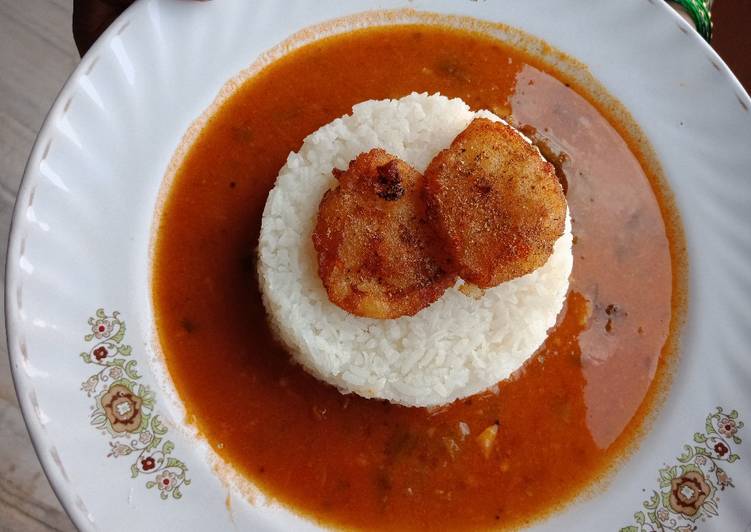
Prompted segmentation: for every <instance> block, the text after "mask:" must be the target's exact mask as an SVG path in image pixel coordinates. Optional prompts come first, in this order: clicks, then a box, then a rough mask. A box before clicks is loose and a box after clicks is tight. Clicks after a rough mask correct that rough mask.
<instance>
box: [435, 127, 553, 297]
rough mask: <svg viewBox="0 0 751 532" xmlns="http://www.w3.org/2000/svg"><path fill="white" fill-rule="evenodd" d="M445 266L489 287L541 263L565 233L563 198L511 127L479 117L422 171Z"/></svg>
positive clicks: (550, 174) (545, 164) (540, 161)
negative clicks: (442, 249)
mask: <svg viewBox="0 0 751 532" xmlns="http://www.w3.org/2000/svg"><path fill="white" fill-rule="evenodd" d="M425 182H426V185H425V188H426V198H427V208H428V215H429V219H430V222H431V224H432V225H433V226H434V227H435V230H436V232H437V233H438V236H439V237H440V238H441V239H442V240H443V241H444V243H445V246H446V248H445V249H446V256H445V262H444V269H445V270H447V271H456V272H457V273H458V275H459V276H460V277H461V278H462V279H464V280H466V281H468V282H470V283H473V284H475V285H477V286H478V287H479V288H490V287H493V286H496V285H498V284H500V283H503V282H505V281H509V280H511V279H515V278H517V277H521V276H522V275H525V274H527V273H529V272H532V271H534V270H535V269H537V268H539V267H540V266H542V265H543V264H545V262H546V261H547V260H548V257H550V255H551V254H552V252H553V244H554V243H555V242H556V240H558V238H559V237H560V236H561V235H562V234H563V231H564V225H565V218H566V198H565V197H564V195H563V189H562V187H561V185H560V183H559V182H558V179H557V178H556V175H555V168H554V167H553V165H552V164H550V163H548V162H546V161H545V160H544V159H543V158H542V157H541V156H540V154H539V152H538V150H537V148H535V147H534V146H532V145H531V144H529V143H528V142H526V141H525V140H524V138H522V137H521V135H520V134H519V133H518V132H517V131H516V130H514V129H513V128H512V127H511V126H508V125H506V124H503V123H501V122H493V121H491V120H487V119H485V118H476V119H474V120H473V121H472V122H471V123H470V124H469V126H468V127H467V129H465V130H464V131H463V132H462V133H460V134H459V135H458V136H457V137H456V138H455V139H454V141H453V142H452V143H451V146H450V147H449V148H447V149H445V150H443V151H441V152H440V153H439V154H438V155H437V156H436V157H435V158H434V159H433V161H432V162H431V163H430V165H429V166H428V169H427V170H426V171H425Z"/></svg>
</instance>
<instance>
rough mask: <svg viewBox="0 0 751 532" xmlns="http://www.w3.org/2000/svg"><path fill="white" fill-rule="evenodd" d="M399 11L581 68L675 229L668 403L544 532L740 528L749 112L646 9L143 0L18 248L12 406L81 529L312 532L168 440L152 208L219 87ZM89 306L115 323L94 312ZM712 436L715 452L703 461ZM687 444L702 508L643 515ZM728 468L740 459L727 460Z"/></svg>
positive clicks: (171, 420)
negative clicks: (684, 301) (518, 43)
mask: <svg viewBox="0 0 751 532" xmlns="http://www.w3.org/2000/svg"><path fill="white" fill-rule="evenodd" d="M402 7H409V8H412V9H416V10H423V9H424V10H430V11H435V12H442V13H453V14H464V15H469V16H473V17H477V18H482V19H487V20H491V21H498V22H503V23H506V24H509V25H511V26H514V27H517V28H520V29H522V30H524V31H526V32H528V33H530V34H532V35H534V36H537V37H540V38H542V39H544V40H546V41H547V42H549V43H550V44H552V45H553V46H555V47H556V48H558V49H560V50H562V51H564V52H567V53H568V54H570V55H572V56H574V57H575V58H577V59H579V60H581V61H582V62H584V63H585V64H587V65H588V66H589V67H590V69H591V71H592V73H593V74H594V76H595V77H596V78H597V79H598V80H599V81H600V82H602V83H603V84H604V85H605V86H606V87H607V89H608V90H609V91H610V92H611V93H612V94H613V95H614V96H615V97H616V98H617V99H619V100H620V101H621V102H622V103H623V104H624V105H625V106H626V107H627V108H628V109H629V110H630V112H631V113H632V114H633V116H634V117H635V119H636V120H637V121H638V122H639V123H640V124H641V126H642V128H643V130H644V132H645V134H646V135H647V137H648V139H649V142H651V144H652V146H653V147H654V148H655V150H656V152H657V154H658V157H659V160H660V162H661V164H662V167H663V169H664V171H665V174H666V175H667V178H668V180H669V182H670V185H671V186H672V188H673V190H674V192H675V196H676V199H677V203H678V206H679V209H680V211H681V213H682V216H683V220H684V224H685V231H686V238H687V243H688V252H689V264H690V280H689V284H690V301H689V310H688V320H687V324H686V326H685V332H684V334H683V340H682V356H681V359H680V365H679V368H678V370H677V374H676V376H675V379H674V383H673V385H672V389H671V392H670V394H669V397H668V399H667V401H666V403H665V404H664V406H663V407H662V409H661V410H660V413H659V415H658V417H657V418H656V421H655V423H654V426H653V428H652V430H651V432H650V433H649V434H648V435H647V436H646V437H645V438H644V440H643V441H642V444H641V446H640V450H639V451H638V452H637V453H635V454H634V455H633V456H632V457H631V458H630V459H629V460H628V461H627V463H626V464H625V465H624V466H623V467H621V469H620V470H619V472H618V473H617V474H616V475H615V476H614V477H613V478H612V480H611V481H610V482H609V483H608V485H607V486H606V487H603V488H601V490H600V492H599V493H597V494H595V495H594V496H593V497H590V498H588V499H586V500H583V501H579V502H576V503H574V504H572V505H570V506H569V507H567V508H566V509H565V510H564V511H563V512H561V513H558V514H556V515H554V516H553V517H552V518H551V519H549V520H548V521H545V522H542V523H540V524H539V525H537V526H538V528H539V529H545V530H573V529H576V530H598V531H599V530H614V529H619V528H620V527H622V526H629V525H630V526H634V527H636V528H635V529H634V530H637V529H641V530H657V529H660V528H659V527H658V525H656V524H650V516H649V513H650V511H653V512H654V514H655V516H656V517H660V516H662V517H666V519H667V521H665V522H663V523H662V524H661V525H660V526H663V527H666V528H665V529H670V530H674V529H678V527H680V526H685V525H692V526H693V525H696V526H698V527H699V528H701V529H706V530H723V531H726V530H727V531H736V530H737V531H743V530H747V529H748V527H749V526H751V508H749V506H748V504H747V503H748V494H749V493H751V475H749V473H750V472H751V471H750V470H749V464H751V446H749V444H748V441H749V438H748V436H747V435H746V434H744V432H745V431H747V429H744V428H743V427H742V422H741V419H742V418H743V417H744V416H748V415H749V413H750V412H751V392H750V391H749V388H748V383H749V382H751V358H749V354H750V353H751V348H749V345H751V329H750V328H749V324H750V323H751V306H749V305H748V301H749V299H751V277H750V275H749V269H748V263H749V260H750V259H751V223H750V221H751V214H750V212H751V179H750V178H751V149H749V148H751V145H749V139H751V112H749V110H750V109H751V101H750V100H749V98H748V96H747V95H746V94H745V92H744V91H743V89H742V88H741V86H740V85H739V84H738V82H737V81H736V80H735V78H734V77H733V75H732V74H731V73H730V72H729V71H728V69H727V67H726V66H725V65H724V63H723V62H722V61H721V60H720V59H719V58H718V57H717V55H716V54H715V53H714V52H713V51H712V50H711V49H710V48H709V47H707V46H706V45H705V44H704V43H703V41H701V39H700V38H699V37H698V36H697V35H696V34H694V33H693V32H692V31H690V30H689V29H688V26H687V25H686V24H685V22H683V21H682V20H681V19H680V18H679V17H677V16H676V15H675V14H673V13H672V12H671V10H670V9H669V8H667V7H666V6H665V5H664V3H663V2H661V1H658V0H629V1H620V2H601V1H594V0H593V1H590V2H585V1H581V0H559V1H556V2H550V1H547V0H525V1H523V2H522V1H511V0H506V1H504V2H476V1H469V0H466V1H451V0H435V1H428V0H412V1H407V0H382V1H379V2H376V3H374V2H371V1H368V0H350V1H348V2H340V1H338V0H322V1H318V2H316V3H315V5H314V4H313V3H312V2H309V1H307V0H294V1H293V0H286V1H285V2H276V1H274V0H263V1H257V2H247V1H246V0H221V1H215V2H188V1H178V0H161V1H160V0H141V1H139V2H137V3H136V4H135V5H134V6H133V7H132V8H130V9H129V10H128V11H127V12H126V13H125V14H124V15H123V16H122V17H121V18H120V19H119V20H118V21H117V22H116V23H115V24H114V25H113V26H112V27H111V28H110V29H109V30H108V31H107V32H106V33H105V34H104V35H103V36H102V37H101V39H100V40H99V41H98V42H97V44H96V45H95V46H94V47H93V48H92V50H91V51H90V52H89V53H88V54H87V55H86V57H85V58H84V59H83V61H82V62H81V64H80V66H79V67H78V68H77V69H76V71H75V72H74V74H73V75H72V76H71V78H70V80H69V81H68V83H67V84H66V85H65V87H64V88H63V90H62V91H61V93H60V96H59V98H58V100H57V102H56V103H55V105H54V106H53V108H52V110H51V112H50V114H49V116H48V118H47V121H46V122H45V124H44V127H43V128H42V131H41V133H40V134H39V138H38V139H37V143H36V146H35V147H34V150H33V152H32V154H31V157H30V159H29V163H28V166H27V169H26V174H25V176H24V181H23V186H22V188H21V191H20V194H19V197H18V203H17V205H16V211H15V215H14V220H13V231H12V236H11V242H10V248H9V252H8V265H7V287H6V298H7V299H6V312H7V321H8V338H9V340H8V341H9V345H10V352H11V358H12V367H13V371H14V376H15V380H16V385H17V389H18V396H19V400H20V402H21V405H22V407H23V411H24V414H25V416H26V421H27V424H28V427H29V431H30V432H31V435H32V437H33V440H34V444H35V446H36V449H37V452H38V454H39V457H40V459H41V461H42V463H43V464H44V467H45V469H46V471H47V474H48V476H49V478H50V481H51V482H52V485H53V486H54V488H55V491H56V493H57V494H58V496H59V497H60V499H61V501H62V502H63V504H64V505H65V507H66V509H67V510H68V512H69V513H70V515H71V517H72V518H73V520H74V521H75V523H76V524H77V525H78V526H79V527H80V528H81V529H82V530H96V529H102V530H164V529H169V530H207V529H212V530H224V529H233V528H237V529H245V528H258V529H280V530H281V529H286V530H289V529H292V528H295V529H305V528H312V527H313V525H311V524H310V523H307V522H305V521H304V520H302V519H301V518H299V517H296V516H294V515H293V514H291V513H289V512H288V511H287V510H285V509H283V508H281V507H279V506H277V505H274V504H265V503H262V502H261V501H260V500H257V501H256V503H255V504H250V503H248V502H247V500H246V498H245V497H244V496H242V495H239V494H238V492H237V491H236V490H233V489H231V488H230V487H229V485H228V484H227V482H226V480H221V478H220V476H219V475H217V474H216V473H215V469H216V467H218V466H217V465H216V463H215V462H213V461H212V460H213V458H212V457H211V454H210V453H209V452H208V451H207V447H206V445H204V444H201V443H200V442H196V440H195V439H194V438H193V436H192V435H191V434H189V433H188V432H186V431H184V430H183V429H181V428H180V427H181V426H182V422H181V419H182V414H183V411H182V408H181V407H180V405H179V404H178V403H177V402H176V400H175V399H174V395H172V393H171V389H170V384H169V381H168V379H165V378H164V374H163V372H162V370H161V365H160V364H159V362H158V361H157V360H156V358H155V357H154V352H155V350H154V344H153V342H154V336H153V324H152V311H151V306H150V299H149V253H150V250H149V244H150V236H151V230H152V223H153V213H154V208H155V205H156V202H157V194H158V191H159V189H160V184H161V182H162V179H163V176H164V175H165V171H166V169H167V166H168V163H169V161H170V158H171V157H172V155H173V152H174V151H175V149H176V147H177V146H178V144H179V142H180V140H181V139H182V137H183V135H184V134H185V131H186V130H187V129H188V127H189V126H190V124H191V123H192V122H193V121H194V120H195V119H196V118H197V117H199V116H200V115H201V114H202V113H203V111H204V110H205V109H206V108H207V107H209V105H210V104H211V102H212V101H213V100H214V98H215V97H216V95H217V93H218V92H219V90H220V88H221V87H222V86H223V85H224V84H225V83H226V82H227V80H229V79H231V78H232V77H233V76H235V75H236V74H237V73H238V72H239V71H241V70H242V69H244V68H246V67H248V66H249V65H250V64H251V63H253V62H254V61H255V60H256V58H257V57H258V56H259V54H261V53H262V52H264V51H265V50H267V49H269V48H272V47H273V46H274V45H276V44H277V43H279V42H281V41H282V40H284V39H285V38H287V37H288V36H289V35H291V34H292V33H294V32H296V31H298V30H301V29H303V28H305V27H308V26H310V25H313V24H317V23H320V22H323V21H326V20H329V19H332V18H336V17H341V16H344V15H349V14H353V13H357V12H361V11H363V10H368V9H373V8H379V9H381V8H387V9H390V8H402ZM99 308H104V309H105V313H103V314H101V315H99V316H97V315H96V314H95V313H96V311H97V309H99ZM114 311H119V313H120V314H115V313H114ZM90 317H91V319H90ZM125 323H127V331H126V329H125ZM86 335H93V336H86ZM85 336H86V338H85ZM102 342H103V343H102ZM125 346H130V352H131V354H130V355H129V356H127V357H126V356H120V357H119V359H120V360H124V361H125V360H129V361H131V362H129V363H127V364H124V365H123V367H121V368H119V373H120V374H121V376H125V377H126V378H128V379H129V380H130V381H131V382H133V383H134V385H133V390H132V391H130V392H128V390H122V389H120V390H119V391H120V392H122V393H121V394H120V396H119V397H116V392H117V391H118V390H116V389H115V390H112V389H110V390H109V393H110V395H108V396H107V398H104V397H103V395H102V394H103V393H104V392H105V391H106V390H107V389H108V382H110V381H112V380H113V379H117V378H118V375H117V374H118V369H114V370H113V368H111V367H106V368H105V367H103V366H97V365H96V364H92V363H87V362H86V358H87V357H94V359H92V360H95V359H96V355H97V353H99V354H100V355H101V354H102V351H97V349H99V348H105V349H108V350H113V349H115V350H116V349H118V347H119V348H120V349H121V351H124V352H123V353H122V354H123V355H124V354H126V353H127V352H128V351H129V348H127V347H125ZM81 354H83V357H82V356H80V355H81ZM113 371H114V373H115V374H114V375H113V374H112V372H113ZM146 387H148V389H149V390H150V392H151V393H147V389H146ZM110 400H115V403H113V404H112V407H113V408H115V409H119V410H118V412H119V414H120V415H121V418H122V419H120V423H121V425H120V426H121V428H124V429H128V430H131V429H133V430H134V432H132V433H130V432H127V430H126V431H125V432H117V433H113V432H112V431H111V427H112V425H111V424H108V422H107V417H106V415H105V412H104V410H103V409H102V407H101V402H102V401H103V402H109V401H110ZM718 407H720V408H721V409H722V410H721V412H720V411H718V410H717V408H718ZM132 408H137V409H138V410H139V412H140V416H141V417H140V419H141V420H142V419H146V418H147V417H148V418H149V419H150V421H149V425H148V427H141V429H142V430H140V431H139V430H135V429H134V428H133V427H132V426H129V425H128V423H135V421H133V420H132V419H131V420H130V421H129V418H128V409H132ZM733 410H737V411H738V413H739V414H738V417H731V412H732V411H733ZM718 412H720V413H718ZM110 414H111V412H110ZM733 415H735V414H733ZM133 419H135V418H133ZM155 419H158V420H160V422H155V421H154V420H155ZM726 420H729V421H726ZM136 421H137V420H136ZM695 433H696V434H698V436H697V437H696V439H695V438H694V435H695ZM702 435H704V436H706V437H707V441H706V442H703V441H702V438H703V436H702ZM155 438H161V440H159V443H158V445H156V446H155V447H154V449H152V451H151V454H152V455H153V456H155V457H156V463H155V467H154V468H153V469H150V470H148V471H146V470H144V467H143V466H142V465H140V462H139V459H138V451H135V452H130V454H126V455H123V453H124V452H127V451H126V450H125V445H126V444H127V445H128V446H129V447H131V448H138V449H140V448H143V447H146V446H148V445H150V444H151V443H152V442H153V441H154V439H155ZM168 442H169V443H168ZM719 442H722V443H723V445H726V446H727V448H728V449H729V451H728V452H727V453H721V454H718V452H716V451H715V446H716V445H717V443H719ZM687 444H690V445H692V446H694V447H696V446H698V447H701V448H703V449H706V450H707V453H708V457H706V458H705V459H703V460H699V461H698V462H697V461H696V460H695V459H693V458H692V459H691V460H690V463H691V464H693V465H694V466H696V468H697V469H698V470H699V471H700V473H701V475H702V476H703V477H704V478H705V479H706V481H707V482H708V485H709V487H710V488H711V489H710V490H709V495H708V496H707V497H706V498H704V499H702V503H701V505H700V506H699V507H698V511H697V513H696V514H695V515H694V516H693V517H692V518H690V519H689V518H687V517H686V516H682V515H680V514H677V513H675V512H668V511H667V510H668V509H669V508H668V509H666V507H665V504H664V501H665V499H659V500H658V501H657V502H656V503H655V505H656V507H655V509H654V510H650V509H649V508H647V507H645V505H644V502H645V500H648V499H649V498H650V497H651V496H652V494H653V492H655V493H666V492H669V491H670V489H671V488H670V482H669V481H665V479H666V478H669V477H671V476H672V477H675V476H676V475H678V474H679V473H677V472H679V470H678V469H665V468H670V467H672V466H674V465H681V462H680V461H679V459H678V457H679V456H680V455H681V453H682V452H684V445H687ZM720 449H721V450H722V448H720ZM731 455H737V456H738V457H740V458H739V459H734V460H733V461H732V462H731V461H729V460H728V457H730V456H731ZM661 468H662V473H661V474H660V475H661V476H662V477H663V478H662V486H661V485H660V478H658V471H660V470H661ZM222 478H226V476H222ZM728 479H732V484H730V482H731V481H730V480H728ZM178 495H179V496H180V497H178ZM646 504H647V506H649V505H650V503H649V502H648V501H647V503H646ZM635 512H642V513H641V515H642V516H643V517H644V519H645V520H646V522H645V523H644V524H643V525H640V524H639V523H638V522H637V521H636V520H635V516H634V514H635ZM666 512H667V513H666ZM670 519H674V521H673V522H672V523H671V521H670ZM670 527H672V528H670Z"/></svg>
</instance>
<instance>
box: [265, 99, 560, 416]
mask: <svg viewBox="0 0 751 532" xmlns="http://www.w3.org/2000/svg"><path fill="white" fill-rule="evenodd" d="M476 116H482V117H486V118H490V119H491V120H500V118H498V117H497V116H495V115H493V114H492V113H490V112H488V111H480V112H477V113H474V112H472V111H470V110H469V107H468V106H467V105H466V104H465V103H464V102H463V101H462V100H460V99H458V98H456V99H453V100H449V99H448V98H446V97H444V96H440V95H433V96H428V95H427V94H414V93H413V94H411V95H409V96H406V97H404V98H401V99H399V100H382V101H367V102H364V103H361V104H358V105H356V106H355V107H354V108H353V112H352V114H351V115H347V116H344V117H342V118H337V119H336V120H334V121H333V122H331V123H329V124H327V125H325V126H323V127H322V128H321V129H319V130H318V131H316V132H315V133H313V134H311V135H310V136H308V137H307V138H306V139H305V142H304V143H303V145H302V147H301V148H300V151H299V152H298V153H292V154H290V156H289V157H288V158H287V164H286V165H285V166H284V168H282V169H281V171H280V173H279V176H278V178H277V180H276V185H275V186H274V188H273V190H272V191H271V193H270V194H269V197H268V200H267V202H266V208H265V210H264V213H263V223H262V227H261V236H260V242H259V262H258V273H259V277H260V283H261V290H262V292H263V297H264V303H265V305H266V309H267V312H268V314H269V319H270V320H271V324H272V326H273V328H274V330H275V332H276V334H278V336H279V338H280V339H281V340H282V341H283V342H284V343H285V345H286V346H287V347H288V349H289V350H290V352H291V353H292V355H293V356H294V358H295V359H296V360H297V361H298V362H299V363H300V364H302V365H303V366H304V367H305V368H306V369H307V370H308V371H309V372H310V373H312V374H313V375H315V376H316V377H317V378H319V379H321V380H323V381H326V382H328V383H330V384H333V385H334V386H337V387H338V388H339V389H340V390H341V391H342V392H354V393H357V394H359V395H362V396H364V397H377V398H382V399H387V400H389V401H391V402H394V403H400V404H403V405H408V406H433V405H439V404H443V403H448V402H450V401H453V400H455V399H457V398H460V397H465V396H468V395H472V394H474V393H477V392H480V391H482V390H484V389H486V388H489V387H491V386H493V385H494V384H496V383H497V382H498V381H500V380H503V379H505V378H507V377H508V376H509V375H511V373H512V372H513V371H514V370H516V369H517V368H519V367H520V366H521V365H522V364H523V363H524V361H525V360H527V358H529V357H530V356H531V355H532V354H533V353H534V352H535V351H536V350H537V348H538V347H539V346H540V345H541V344H542V343H543V341H544V340H545V338H546V336H547V331H548V329H549V328H550V327H552V326H553V325H554V324H555V321H556V317H557V315H558V312H559V311H560V309H561V307H562V305H563V301H564V298H565V295H566V292H567V290H568V278H569V275H570V273H571V267H572V264H573V258H572V254H571V241H572V237H571V223H570V220H569V218H568V215H567V220H566V231H565V233H564V235H563V236H562V237H561V238H560V239H559V240H558V242H557V243H556V244H555V248H554V253H553V255H552V256H551V257H550V259H549V260H548V262H547V263H546V264H545V265H544V266H542V267H541V268H539V269H538V270H536V271H534V272H532V273H530V274H528V275H526V276H524V277H521V278H519V279H515V280H513V281H510V282H507V283H504V284H502V285H500V286H497V287H495V288H492V289H489V290H486V292H485V295H484V296H482V297H481V298H480V299H473V298H470V297H467V296H465V295H463V294H462V293H460V292H459V290H458V289H457V287H458V286H460V284H461V281H459V282H458V283H457V286H455V287H453V288H450V289H448V290H447V291H446V293H445V294H444V295H443V297H441V298H440V299H439V300H438V301H436V302H435V303H433V304H432V305H431V306H429V307H428V308H425V309H423V310H422V311H420V312H418V313H417V314H416V315H415V316H412V317H403V318H399V319H395V320H375V319H369V318H361V317H357V316H354V315H352V314H349V313H348V312H346V311H344V310H342V309H341V308H339V307H337V306H336V305H334V304H333V303H331V302H330V301H329V299H328V296H327V295H326V290H325V289H324V287H323V284H322V282H321V279H320V278H319V276H318V264H317V257H316V253H315V250H314V249H313V243H312V240H311V235H312V232H313V229H314V226H315V221H316V216H317V213H318V204H319V203H320V201H321V198H322V197H323V194H324V192H325V191H326V190H328V189H329V188H332V187H333V186H335V185H336V180H335V179H334V178H333V177H332V175H331V170H332V168H334V167H336V168H342V169H344V168H347V164H348V163H349V161H350V160H352V159H354V158H355V157H356V156H357V155H358V154H359V153H362V152H365V151H368V150H370V149H372V148H383V149H384V150H386V151H387V152H389V153H391V154H393V155H395V156H397V157H400V158H402V159H404V160H405V161H407V162H408V163H409V164H411V165H412V166H414V167H415V168H416V169H417V170H419V171H420V172H423V171H424V170H425V168H426V167H427V165H428V163H429V162H430V161H431V159H432V158H433V157H434V156H435V155H436V153H438V152H439V151H440V150H442V149H444V148H446V147H448V146H449V145H450V144H451V141H452V140H453V139H454V137H456V135H457V134H459V133H460V132H461V131H462V130H464V128H466V127H467V125H468V124H469V123H470V121H471V120H472V119H473V118H475V117H476Z"/></svg>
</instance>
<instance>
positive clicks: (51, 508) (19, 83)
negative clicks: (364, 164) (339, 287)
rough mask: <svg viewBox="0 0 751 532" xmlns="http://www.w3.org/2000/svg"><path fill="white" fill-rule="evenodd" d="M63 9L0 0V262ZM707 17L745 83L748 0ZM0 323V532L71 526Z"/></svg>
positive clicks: (61, 2)
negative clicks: (37, 442)
mask: <svg viewBox="0 0 751 532" xmlns="http://www.w3.org/2000/svg"><path fill="white" fill-rule="evenodd" d="M71 11H72V0H0V237H1V238H0V253H1V254H2V255H1V256H0V264H4V263H5V253H6V240H7V235H8V229H9V226H10V219H11V214H12V211H13V204H14V201H15V198H16V192H17V190H18V186H19V184H20V182H21V175H22V173H23V168H24V165H25V163H26V158H27V157H28V155H29V152H30V150H31V146H32V144H33V142H34V138H35V137H36V134H37V131H38V130H39V128H40V127H41V125H42V121H43V120H44V116H45V115H46V113H47V110H48V109H49V107H50V105H51V104H52V102H53V100H54V99H55V96H56V95H57V92H58V91H59V90H60V88H61V87H62V85H63V83H64V82H65V80H66V78H67V77H68V75H69V74H70V72H71V71H72V70H73V68H74V67H75V66H76V64H77V63H78V60H79V59H78V53H77V52H76V47H75V45H74V43H73V37H72V35H71V32H70V26H71ZM714 19H715V40H714V43H713V44H714V46H715V48H716V49H717V50H718V52H719V53H720V55H721V56H722V57H723V58H724V59H725V61H726V62H727V63H728V64H729V65H730V67H731V68H732V69H733V71H734V72H735V73H736V75H737V76H738V78H739V79H740V80H741V82H742V83H743V84H744V85H745V86H746V88H748V87H750V86H751V57H750V56H748V51H749V50H751V32H750V31H748V30H749V25H751V1H749V0H717V1H716V2H715V6H714ZM3 289H4V283H2V284H0V290H3ZM0 313H4V309H3V308H2V305H0ZM0 323H1V324H3V325H2V326H0V532H5V531H51V530H60V531H68V530H75V528H74V526H73V524H72V523H71V521H70V519H68V517H67V515H66V514H65V512H64V511H63V509H62V508H61V507H60V503H59V502H58V501H57V499H56V498H55V495H54V493H53V492H52V490H51V489H50V485H49V483H48V482H47V478H46V477H45V476H44V472H43V471H42V468H41V466H40V465H39V461H38V460H37V457H36V454H35V453H34V449H33V448H32V446H31V442H30V440H29V436H28V433H27V432H26V427H25V425H24V423H23V420H22V418H21V413H20V410H19V408H18V402H17V400H16V394H15V391H14V388H13V382H12V379H11V375H10V366H9V362H8V356H7V347H6V341H5V328H4V323H5V319H4V316H2V319H0Z"/></svg>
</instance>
